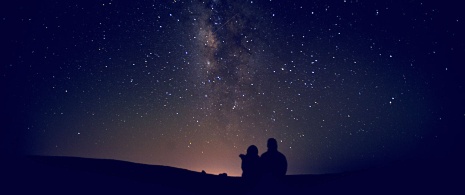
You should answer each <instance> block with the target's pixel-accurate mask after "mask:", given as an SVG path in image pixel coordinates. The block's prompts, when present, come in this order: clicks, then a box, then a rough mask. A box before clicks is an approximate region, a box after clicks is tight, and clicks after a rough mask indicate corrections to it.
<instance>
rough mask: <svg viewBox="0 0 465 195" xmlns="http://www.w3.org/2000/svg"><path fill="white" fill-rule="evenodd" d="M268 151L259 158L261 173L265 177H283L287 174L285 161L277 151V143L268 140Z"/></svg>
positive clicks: (272, 139) (271, 139) (274, 140)
mask: <svg viewBox="0 0 465 195" xmlns="http://www.w3.org/2000/svg"><path fill="white" fill-rule="evenodd" d="M267 147H268V151H266V152H265V153H263V154H262V156H261V157H260V165H261V168H262V173H263V175H264V176H265V177H267V176H274V177H284V176H285V175H286V172H287V160H286V157H285V156H284V154H282V153H281V152H279V151H278V142H277V141H276V139H274V138H270V139H268V143H267Z"/></svg>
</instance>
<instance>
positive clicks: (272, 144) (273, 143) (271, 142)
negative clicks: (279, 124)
mask: <svg viewBox="0 0 465 195" xmlns="http://www.w3.org/2000/svg"><path fill="white" fill-rule="evenodd" d="M266 146H267V147H268V150H271V151H275V150H278V142H277V141H276V139H274V138H270V139H268V143H267V144H266Z"/></svg>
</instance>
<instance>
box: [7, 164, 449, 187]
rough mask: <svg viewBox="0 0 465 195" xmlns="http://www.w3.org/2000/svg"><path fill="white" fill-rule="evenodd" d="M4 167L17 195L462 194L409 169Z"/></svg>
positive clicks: (432, 175) (444, 180) (436, 175)
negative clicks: (260, 174) (270, 174)
mask: <svg viewBox="0 0 465 195" xmlns="http://www.w3.org/2000/svg"><path fill="white" fill-rule="evenodd" d="M4 163H5V164H4V165H3V166H2V169H4V170H2V173H6V174H2V178H4V179H3V184H2V186H5V187H6V188H4V189H6V190H8V191H9V192H12V193H14V194H23V193H40V194H42V193H48V194H50V193H52V194H69V193H80V194H89V193H91V194H94V193H105V194H110V193H116V194H141V193H151V194H277V193H278V194H279V193H282V194H293V193H294V194H301V193H305V194H307V193H312V194H340V193H358V194H392V193H394V194H407V193H422V192H429V193H431V192H433V193H448V192H449V193H450V192H454V190H456V189H458V180H453V179H451V178H448V177H449V174H443V173H441V172H440V171H436V172H434V171H431V170H428V171H427V170H422V169H420V168H412V167H413V166H412V165H405V164H396V165H393V166H390V167H383V168H377V169H370V170H364V171H358V172H351V173H341V174H326V175H289V176H286V178H284V179H283V180H279V181H278V180H274V179H272V178H263V179H262V180H261V181H259V182H258V184H256V185H254V186H250V185H248V183H246V182H245V181H243V179H242V178H240V177H227V176H220V175H211V174H202V173H199V172H194V171H190V170H186V169H179V168H173V167H167V166H157V165H145V164H138V163H131V162H125V161H118V160H106V159H89V158H78V157H51V156H28V157H21V158H11V159H7V160H6V161H4ZM453 181H456V182H453Z"/></svg>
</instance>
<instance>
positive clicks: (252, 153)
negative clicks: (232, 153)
mask: <svg viewBox="0 0 465 195" xmlns="http://www.w3.org/2000/svg"><path fill="white" fill-rule="evenodd" d="M239 157H241V159H242V164H241V168H242V177H243V178H247V179H249V180H255V179H258V177H259V174H260V170H259V162H260V158H259V156H258V148H257V147H256V146H254V145H251V146H249V148H247V154H246V155H243V154H241V155H239Z"/></svg>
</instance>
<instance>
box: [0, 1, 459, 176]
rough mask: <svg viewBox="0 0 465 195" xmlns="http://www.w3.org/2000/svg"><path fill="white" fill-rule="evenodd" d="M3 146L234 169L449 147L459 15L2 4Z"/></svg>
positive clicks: (368, 162)
mask: <svg viewBox="0 0 465 195" xmlns="http://www.w3.org/2000/svg"><path fill="white" fill-rule="evenodd" d="M2 4H5V5H2V8H1V9H2V15H1V18H0V24H1V26H2V27H1V29H2V31H3V34H4V35H2V38H1V40H2V45H3V46H2V58H4V60H3V62H2V66H1V77H2V88H3V90H2V91H3V92H2V93H4V95H2V96H3V97H2V99H3V100H2V104H1V105H2V110H3V111H2V120H4V124H7V125H6V129H3V130H2V131H4V132H5V133H3V138H2V142H3V143H2V147H3V148H4V150H5V151H6V152H7V153H21V154H38V155H59V156H79V157H90V158H108V159H117V160H125V161H131V162H137V163H145V164H156V165H168V166H173V167H179V168H185V169H189V170H194V171H201V170H205V171H206V172H207V173H214V174H218V173H223V172H226V173H228V175H236V176H237V175H240V174H241V169H240V163H241V161H240V158H239V157H238V155H239V154H241V153H245V152H246V149H247V147H248V146H249V145H251V144H255V145H256V146H257V147H258V148H259V153H260V154H261V153H263V152H265V151H266V141H267V139H268V138H270V137H274V138H276V139H277V140H278V147H279V148H278V149H279V150H280V151H281V152H282V153H283V154H285V155H286V157H287V160H288V163H289V168H288V174H313V173H332V172H342V171H350V170H358V169H363V168H368V167H375V166H382V165H386V164H389V163H390V162H394V161H396V160H399V159H406V158H409V157H412V156H413V157H416V156H428V155H431V156H441V157H448V156H452V155H453V154H454V152H457V151H458V150H454V149H455V147H456V145H457V144H456V143H457V142H459V141H460V140H459V139H460V138H458V137H459V135H460V134H462V133H459V132H460V130H463V129H465V128H464V125H463V121H465V109H464V103H463V101H464V99H465V96H464V75H465V71H463V66H464V65H465V62H464V60H463V59H462V57H463V56H464V54H465V41H464V35H465V34H464V30H463V28H464V26H465V24H464V22H465V18H464V17H463V16H462V15H459V13H460V12H461V11H462V10H460V9H459V8H458V5H454V4H445V3H444V2H442V4H441V2H436V3H431V2H428V1H416V0H411V1H400V0H399V1H374V2H373V1H363V0H358V1H357V0H337V1H323V0H317V1H280V0H253V1H250V0H249V1H243V0H240V1H239V0H237V1H233V0H212V1H198V0H171V1H137V2H134V1H111V0H105V1H46V2H41V1H39V2H35V1H34V2H17V3H16V5H6V4H7V3H2Z"/></svg>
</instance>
